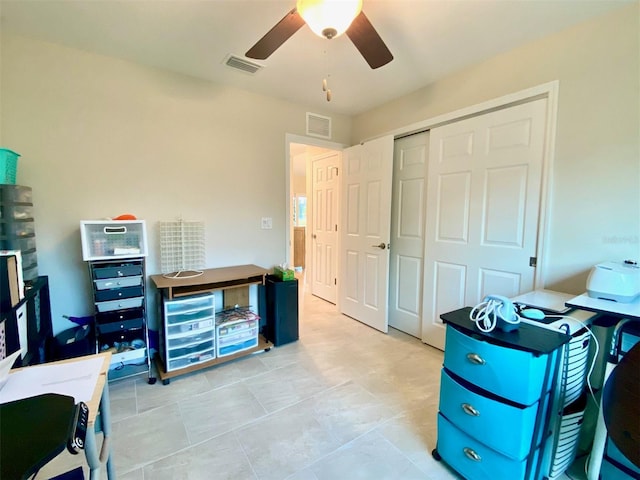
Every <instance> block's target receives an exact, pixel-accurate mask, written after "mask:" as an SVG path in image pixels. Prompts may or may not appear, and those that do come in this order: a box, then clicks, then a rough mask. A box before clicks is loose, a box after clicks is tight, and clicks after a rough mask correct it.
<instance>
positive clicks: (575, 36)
mask: <svg viewBox="0 0 640 480" xmlns="http://www.w3.org/2000/svg"><path fill="white" fill-rule="evenodd" d="M639 5H640V3H635V4H634V5H632V6H627V7H624V8H622V9H619V10H617V11H614V12H613V13H611V14H608V15H606V16H603V17H601V18H599V19H596V20H593V21H589V22H587V23H584V24H581V25H579V26H576V27H574V28H571V29H569V30H566V31H564V32H562V33H559V34H556V35H552V36H549V37H546V38H544V39H542V40H539V41H537V42H534V43H531V44H529V45H526V46H524V47H522V48H518V49H515V50H512V51H510V52H507V53H505V54H502V55H499V56H496V57H494V58H492V59H490V60H488V61H486V62H483V63H481V64H479V65H476V66H474V67H472V68H469V69H466V70H464V71H461V72H458V73H457V74H455V75H452V76H450V77H448V78H445V79H443V80H442V81H439V82H436V83H435V84H433V85H430V86H428V87H425V88H423V89H421V90H419V91H416V92H414V93H413V94H410V95H407V96H404V97H402V98H399V99H397V100H395V101H392V102H390V103H388V104H385V105H382V106H380V107H379V108H376V109H374V110H372V111H369V112H366V113H364V114H362V115H359V116H358V117H356V118H355V119H354V124H353V137H352V142H351V143H352V144H355V143H357V142H359V141H361V140H363V139H367V138H371V137H374V136H377V135H380V134H383V133H385V132H392V131H395V130H397V129H400V128H401V127H404V126H407V125H411V124H414V123H417V122H421V121H423V120H428V119H430V118H434V117H436V116H438V115H441V114H445V113H448V112H452V111H455V110H458V109H460V108H464V107H468V106H471V105H474V104H478V103H481V102H484V101H487V100H490V99H493V98H498V97H501V96H504V95H507V94H510V93H513V92H517V91H520V90H524V89H527V88H530V87H533V86H536V85H540V84H543V83H547V82H550V81H553V80H559V85H560V86H559V100H558V126H557V138H556V148H555V164H554V168H553V171H552V180H553V184H552V190H551V203H550V208H549V214H550V221H551V223H550V231H549V232H548V233H549V240H548V242H547V247H548V248H547V252H546V255H547V260H548V267H547V270H546V278H547V282H546V287H547V288H555V289H558V290H562V291H566V292H569V293H581V292H583V291H584V288H585V282H586V278H587V274H588V271H589V269H590V267H591V266H592V265H594V264H595V263H598V262H601V261H606V260H623V259H626V258H633V259H636V260H638V261H640V122H639V116H640V33H639V32H640V29H639V22H640V20H639V19H640V12H639Z"/></svg>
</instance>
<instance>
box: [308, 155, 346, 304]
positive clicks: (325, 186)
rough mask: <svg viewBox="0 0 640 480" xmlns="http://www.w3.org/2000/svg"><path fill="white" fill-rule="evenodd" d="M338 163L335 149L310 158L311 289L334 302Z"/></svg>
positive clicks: (338, 158)
mask: <svg viewBox="0 0 640 480" xmlns="http://www.w3.org/2000/svg"><path fill="white" fill-rule="evenodd" d="M339 166H340V153H339V152H331V153H330V154H328V155H324V156H321V157H319V158H316V159H313V160H312V162H311V171H312V191H313V193H312V194H313V212H312V221H311V245H312V247H311V249H312V254H311V255H312V262H313V267H312V268H311V275H312V279H311V293H312V294H313V295H316V296H318V297H320V298H322V299H324V300H326V301H328V302H331V303H336V300H337V289H338V287H337V275H338V215H339V211H338V198H339V190H340V184H339V182H338V169H339Z"/></svg>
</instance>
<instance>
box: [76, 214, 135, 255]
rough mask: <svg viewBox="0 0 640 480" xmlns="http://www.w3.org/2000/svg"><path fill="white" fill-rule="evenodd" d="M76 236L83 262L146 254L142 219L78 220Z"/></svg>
mask: <svg viewBox="0 0 640 480" xmlns="http://www.w3.org/2000/svg"><path fill="white" fill-rule="evenodd" d="M80 237H81V239H82V259H83V260H84V261H94V260H113V259H118V258H137V257H146V256H147V252H148V249H147V229H146V226H145V222H144V220H122V221H111V220H82V221H81V222H80Z"/></svg>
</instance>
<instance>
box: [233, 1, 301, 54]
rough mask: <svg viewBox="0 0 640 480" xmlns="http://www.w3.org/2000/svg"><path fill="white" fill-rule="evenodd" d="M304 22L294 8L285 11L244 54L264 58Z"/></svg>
mask: <svg viewBox="0 0 640 480" xmlns="http://www.w3.org/2000/svg"><path fill="white" fill-rule="evenodd" d="M304 23H305V22H304V20H303V19H302V17H301V16H300V15H299V14H298V11H297V10H296V9H295V8H294V9H293V10H291V11H290V12H289V13H287V14H286V15H285V16H284V18H283V19H282V20H280V21H279V22H278V23H276V24H275V26H274V27H273V28H272V29H271V30H269V31H268V32H267V33H266V34H265V36H264V37H262V38H261V39H260V40H258V43H256V44H255V45H254V46H253V47H251V48H250V49H249V51H248V52H247V53H245V56H247V57H249V58H256V59H258V60H265V59H266V58H268V57H269V55H271V54H272V53H273V52H275V51H276V50H277V49H278V47H280V45H282V44H283V43H284V42H286V41H287V40H288V39H289V37H291V36H292V35H293V34H294V33H296V32H297V31H298V30H299V29H300V27H302V26H303V25H304Z"/></svg>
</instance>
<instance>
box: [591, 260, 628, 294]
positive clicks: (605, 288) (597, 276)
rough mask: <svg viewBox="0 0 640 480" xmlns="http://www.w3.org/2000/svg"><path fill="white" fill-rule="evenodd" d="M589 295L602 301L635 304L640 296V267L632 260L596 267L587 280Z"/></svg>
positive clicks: (606, 263) (602, 264) (605, 263)
mask: <svg viewBox="0 0 640 480" xmlns="http://www.w3.org/2000/svg"><path fill="white" fill-rule="evenodd" d="M587 293H588V294H589V296H590V297H592V298H599V299H602V300H611V301H614V302H620V303H630V302H633V301H634V300H635V299H636V298H637V297H638V296H640V266H638V264H637V263H636V262H634V261H632V260H625V261H624V262H604V263H600V264H598V265H596V266H595V267H593V268H592V269H591V272H590V273H589V277H588V278H587Z"/></svg>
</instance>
